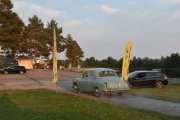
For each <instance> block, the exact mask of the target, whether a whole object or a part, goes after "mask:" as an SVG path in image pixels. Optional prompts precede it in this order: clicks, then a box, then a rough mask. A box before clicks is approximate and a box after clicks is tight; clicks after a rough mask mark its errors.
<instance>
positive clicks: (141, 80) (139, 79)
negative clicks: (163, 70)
mask: <svg viewBox="0 0 180 120" xmlns="http://www.w3.org/2000/svg"><path fill="white" fill-rule="evenodd" d="M145 76H146V73H145V72H141V73H138V74H137V75H136V76H135V79H134V84H135V86H142V85H144V84H145Z"/></svg>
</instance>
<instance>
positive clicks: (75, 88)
mask: <svg viewBox="0 0 180 120" xmlns="http://www.w3.org/2000/svg"><path fill="white" fill-rule="evenodd" d="M73 91H74V92H75V93H79V86H78V85H77V84H74V85H73Z"/></svg>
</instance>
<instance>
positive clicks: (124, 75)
mask: <svg viewBox="0 0 180 120" xmlns="http://www.w3.org/2000/svg"><path fill="white" fill-rule="evenodd" d="M132 47H133V42H132V41H131V40H130V41H128V44H127V46H126V48H125V51H124V56H123V66H122V79H123V80H128V75H129V65H130V60H131V51H132Z"/></svg>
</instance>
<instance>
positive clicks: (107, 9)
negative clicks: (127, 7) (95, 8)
mask: <svg viewBox="0 0 180 120" xmlns="http://www.w3.org/2000/svg"><path fill="white" fill-rule="evenodd" d="M100 9H101V11H102V12H104V13H106V14H109V15H115V14H117V13H118V12H119V11H120V10H119V9H117V8H113V7H111V6H109V5H105V4H104V5H101V7H100Z"/></svg>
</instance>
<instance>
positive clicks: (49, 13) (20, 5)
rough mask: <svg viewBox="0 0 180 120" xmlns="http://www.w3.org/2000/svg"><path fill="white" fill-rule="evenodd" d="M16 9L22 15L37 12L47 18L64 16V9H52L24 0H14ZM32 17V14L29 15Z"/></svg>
mask: <svg viewBox="0 0 180 120" xmlns="http://www.w3.org/2000/svg"><path fill="white" fill-rule="evenodd" d="M13 3H14V11H16V12H18V13H19V14H20V15H21V16H27V15H33V14H37V15H38V16H40V17H42V18H44V19H45V20H47V19H54V18H58V17H62V16H64V11H61V10H57V9H52V8H49V7H46V6H42V5H37V4H33V3H30V2H27V1H23V0H13ZM29 17H31V16H29Z"/></svg>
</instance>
